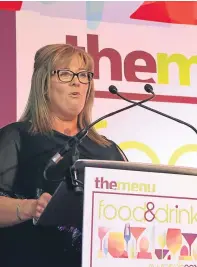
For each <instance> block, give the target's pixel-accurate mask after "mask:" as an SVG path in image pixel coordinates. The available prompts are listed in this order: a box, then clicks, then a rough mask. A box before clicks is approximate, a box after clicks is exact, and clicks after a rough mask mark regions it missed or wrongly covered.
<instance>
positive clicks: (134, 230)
mask: <svg viewBox="0 0 197 267" xmlns="http://www.w3.org/2000/svg"><path fill="white" fill-rule="evenodd" d="M145 229H146V228H145V227H134V226H131V227H130V231H131V233H132V235H133V237H134V238H135V241H136V242H135V254H137V242H138V239H139V237H140V236H141V234H142V233H143V232H144V230H145Z"/></svg>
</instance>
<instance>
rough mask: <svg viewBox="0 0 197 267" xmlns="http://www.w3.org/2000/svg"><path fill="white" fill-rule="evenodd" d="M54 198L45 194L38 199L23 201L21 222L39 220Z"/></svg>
mask: <svg viewBox="0 0 197 267" xmlns="http://www.w3.org/2000/svg"><path fill="white" fill-rule="evenodd" d="M51 198H52V196H51V195H50V194H48V193H43V194H42V195H41V196H40V197H39V198H38V199H25V200H22V201H21V204H20V213H19V216H20V218H21V220H24V221H26V220H28V219H33V218H35V219H38V218H39V217H40V216H41V214H42V213H43V211H44V209H45V208H46V206H47V205H48V203H49V201H50V199H51Z"/></svg>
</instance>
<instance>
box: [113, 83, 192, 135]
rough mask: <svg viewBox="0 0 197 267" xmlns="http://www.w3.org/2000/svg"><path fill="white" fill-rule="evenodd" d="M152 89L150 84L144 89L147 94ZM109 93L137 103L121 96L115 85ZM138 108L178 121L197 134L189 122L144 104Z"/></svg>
mask: <svg viewBox="0 0 197 267" xmlns="http://www.w3.org/2000/svg"><path fill="white" fill-rule="evenodd" d="M150 87H152V86H151V85H150V84H147V85H145V87H144V89H145V90H146V92H149V90H150ZM109 91H110V93H112V94H114V95H118V96H119V97H120V98H122V99H123V100H125V101H127V102H129V103H136V102H135V101H132V100H129V99H127V98H126V97H124V96H123V95H121V94H120V93H119V92H118V89H117V88H116V86H114V85H110V86H109ZM138 106H140V107H142V108H144V109H147V110H150V111H152V112H154V113H156V114H159V115H161V116H163V117H166V118H168V119H170V120H173V121H176V122H178V123H180V124H183V125H185V126H187V127H189V128H190V129H192V130H193V131H194V132H195V133H196V134H197V129H196V128H195V127H194V126H193V125H191V124H189V123H187V122H185V121H182V120H180V119H177V118H175V117H172V116H170V115H168V114H166V113H163V112H161V111H158V110H156V109H153V108H150V107H147V106H145V105H143V104H140V103H139V104H138Z"/></svg>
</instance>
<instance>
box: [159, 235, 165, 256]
mask: <svg viewBox="0 0 197 267" xmlns="http://www.w3.org/2000/svg"><path fill="white" fill-rule="evenodd" d="M158 244H159V246H160V248H161V258H162V259H163V258H164V255H163V250H164V248H165V246H166V233H163V234H161V235H159V236H158Z"/></svg>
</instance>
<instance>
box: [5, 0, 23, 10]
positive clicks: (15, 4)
mask: <svg viewBox="0 0 197 267" xmlns="http://www.w3.org/2000/svg"><path fill="white" fill-rule="evenodd" d="M22 3H23V1H0V10H9V11H19V10H20V9H21V7H22Z"/></svg>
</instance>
